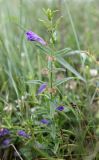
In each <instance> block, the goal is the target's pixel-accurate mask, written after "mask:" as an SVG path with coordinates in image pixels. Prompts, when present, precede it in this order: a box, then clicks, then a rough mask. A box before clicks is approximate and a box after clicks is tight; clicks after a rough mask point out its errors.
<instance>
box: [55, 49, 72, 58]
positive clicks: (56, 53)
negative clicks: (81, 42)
mask: <svg viewBox="0 0 99 160" xmlns="http://www.w3.org/2000/svg"><path fill="white" fill-rule="evenodd" d="M69 51H71V49H70V48H64V49H62V50H60V51H57V52H55V55H56V56H58V55H64V54H66V53H67V52H69Z"/></svg>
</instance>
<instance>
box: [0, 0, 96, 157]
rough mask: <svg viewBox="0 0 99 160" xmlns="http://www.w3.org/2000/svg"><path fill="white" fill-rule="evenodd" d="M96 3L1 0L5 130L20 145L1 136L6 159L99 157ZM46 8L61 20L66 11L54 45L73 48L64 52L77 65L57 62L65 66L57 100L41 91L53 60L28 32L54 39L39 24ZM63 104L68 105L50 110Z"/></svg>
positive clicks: (0, 96) (0, 104) (0, 152)
mask: <svg viewBox="0 0 99 160" xmlns="http://www.w3.org/2000/svg"><path fill="white" fill-rule="evenodd" d="M98 6H99V1H98V0H93V1H83V0H82V1H76V0H71V1H69V0H52V1H47V0H13V1H11V0H9V1H8V0H5V1H3V0H0V128H1V129H2V128H7V129H9V130H10V131H11V135H10V138H11V140H12V142H11V144H12V145H13V146H14V147H15V148H14V147H13V146H12V147H11V146H6V147H5V146H2V140H4V139H5V138H6V137H4V138H2V137H1V139H0V143H1V146H0V156H1V157H0V158H1V160H8V159H9V160H10V159H11V160H15V159H21V158H22V159H24V160H32V159H41V158H42V159H43V158H45V159H49V160H51V159H60V160H61V159H70V160H77V159H78V160H82V159H83V160H98V159H99V139H98V136H99V27H98V26H99V20H98V19H99V18H98V17H99V9H98ZM43 8H45V9H48V8H50V9H51V10H58V11H57V12H56V14H55V18H54V20H55V21H56V20H57V19H58V18H59V17H61V16H62V18H61V20H60V23H59V25H58V27H57V43H56V45H55V49H56V51H59V50H62V49H63V48H67V50H65V51H66V54H70V55H67V56H66V54H64V55H61V56H63V58H64V60H66V61H67V62H68V63H69V64H70V65H71V66H72V67H73V68H72V69H70V66H69V69H67V66H66V64H64V65H62V63H58V62H55V65H56V67H57V68H61V70H59V71H57V72H55V73H54V78H55V79H56V80H60V84H61V85H59V86H58V89H59V92H57V93H55V95H54V99H53V102H52V101H50V100H49V99H48V98H47V96H48V95H49V93H48V91H45V92H44V94H42V95H41V96H40V97H36V96H35V95H36V93H37V89H38V88H39V86H40V84H41V82H42V81H43V82H48V75H46V73H45V72H44V71H45V69H46V68H47V60H46V58H45V55H44V54H42V53H41V52H42V51H41V50H40V49H39V48H36V47H35V42H34V43H30V42H28V41H27V39H26V37H25V32H26V31H28V30H32V31H33V32H35V33H37V34H38V35H40V36H41V37H43V38H44V40H46V41H47V43H49V32H48V30H46V28H45V26H44V25H43V24H42V22H41V19H46V16H45V14H44V12H43ZM60 54H61V52H60ZM73 69H75V70H76V71H77V73H79V74H80V75H82V77H83V78H84V79H86V82H83V81H82V80H80V79H79V76H77V74H75V71H74V70H73ZM71 70H72V72H71ZM74 75H75V77H76V78H74V79H72V80H71V78H70V77H73V76H74ZM66 78H70V79H69V80H67V79H66ZM62 80H63V82H64V83H62ZM30 81H31V83H30ZM28 82H29V83H28ZM59 105H63V106H64V107H65V109H64V111H62V112H56V113H55V111H53V110H51V109H50V111H49V108H51V106H52V108H53V106H59ZM49 113H50V114H49ZM42 115H44V117H43V116H42ZM53 115H54V118H53ZM41 118H49V119H50V120H51V121H52V124H51V125H50V124H49V125H43V124H41V123H39V121H40V119H41ZM19 129H21V130H25V131H26V133H28V134H32V136H31V138H30V139H26V138H24V137H19V136H18V135H17V130H19ZM16 152H18V153H19V155H20V156H19V155H18V154H15V153H16Z"/></svg>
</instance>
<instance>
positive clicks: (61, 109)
mask: <svg viewBox="0 0 99 160" xmlns="http://www.w3.org/2000/svg"><path fill="white" fill-rule="evenodd" d="M56 110H58V111H63V110H64V106H58V107H57V108H56Z"/></svg>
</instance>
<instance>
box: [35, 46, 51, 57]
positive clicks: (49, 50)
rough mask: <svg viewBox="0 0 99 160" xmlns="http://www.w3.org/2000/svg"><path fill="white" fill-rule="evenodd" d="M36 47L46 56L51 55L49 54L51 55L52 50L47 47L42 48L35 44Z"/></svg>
mask: <svg viewBox="0 0 99 160" xmlns="http://www.w3.org/2000/svg"><path fill="white" fill-rule="evenodd" d="M36 47H37V48H39V49H40V50H41V51H42V52H43V53H45V54H46V55H51V53H52V50H51V49H50V48H48V47H43V46H41V45H38V44H36Z"/></svg>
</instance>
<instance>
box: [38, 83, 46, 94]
mask: <svg viewBox="0 0 99 160" xmlns="http://www.w3.org/2000/svg"><path fill="white" fill-rule="evenodd" d="M46 87H47V84H46V83H44V84H41V86H40V87H39V89H38V92H37V95H38V94H40V93H42V92H43V91H44V90H45V89H46Z"/></svg>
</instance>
